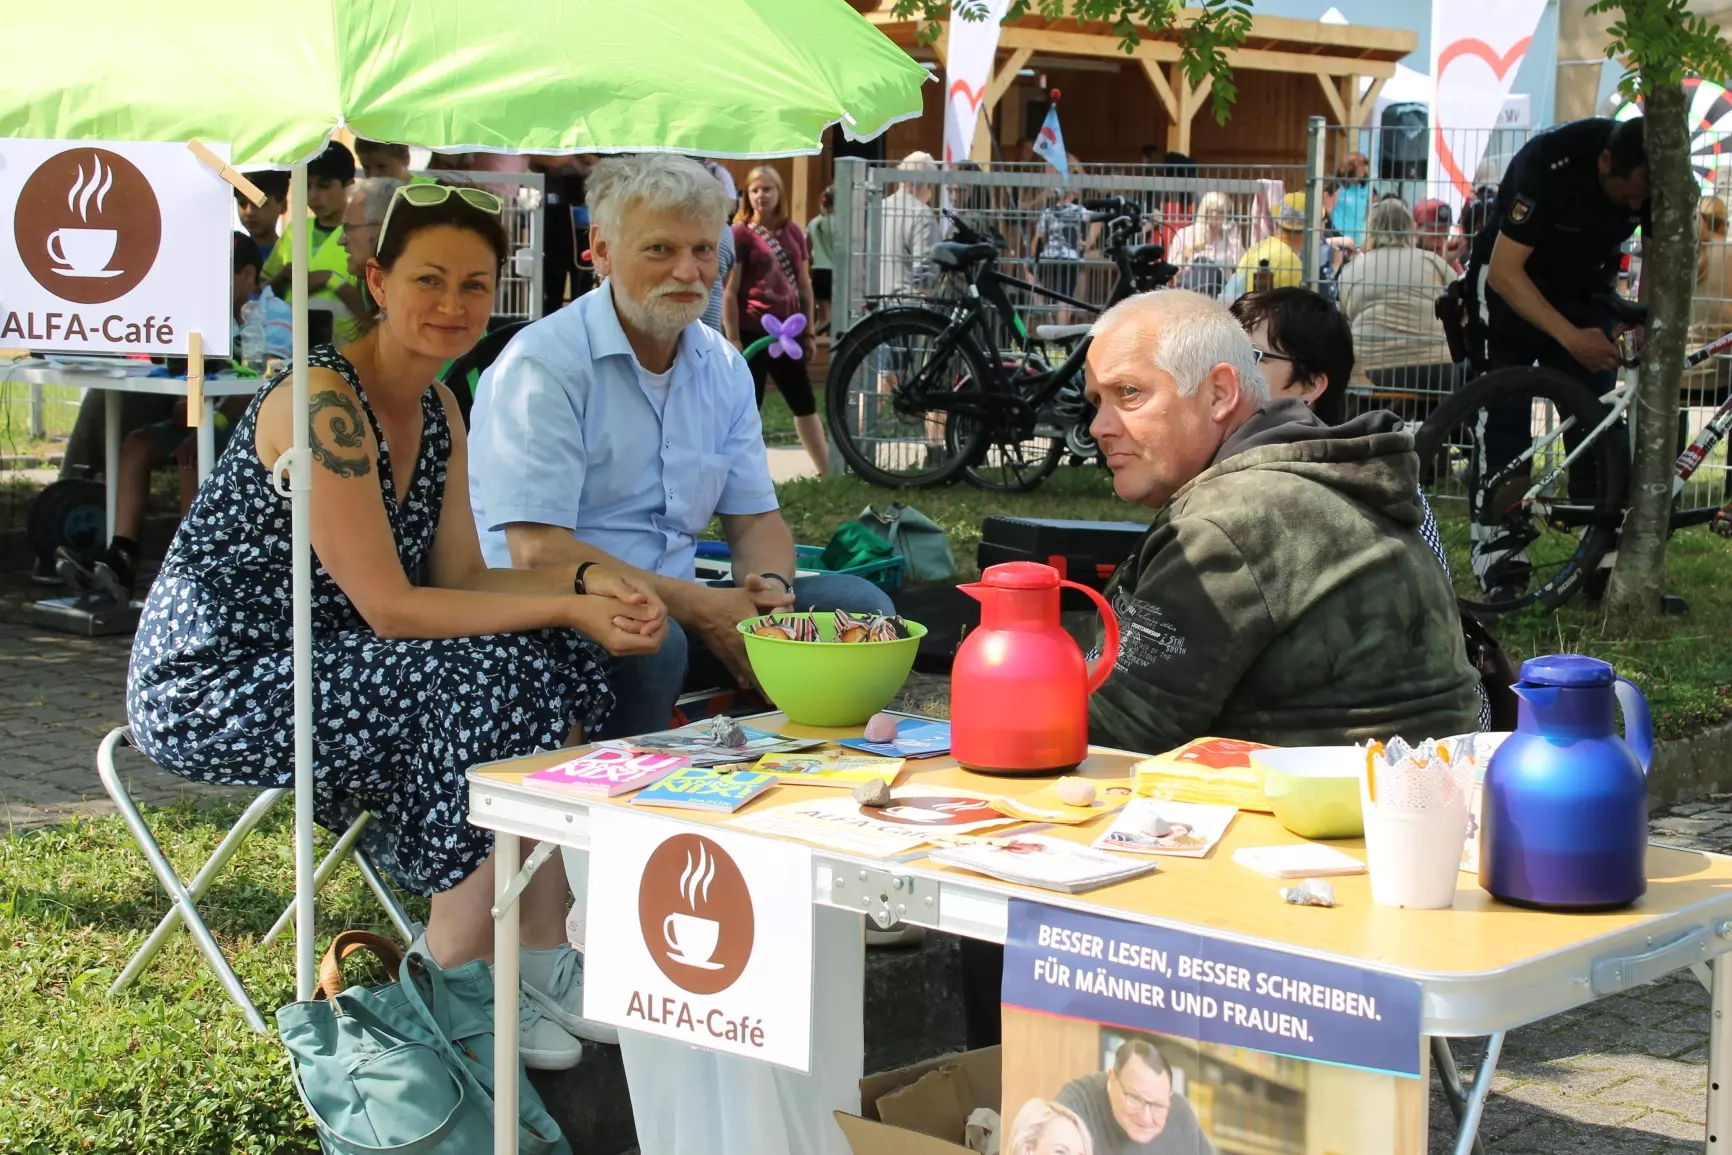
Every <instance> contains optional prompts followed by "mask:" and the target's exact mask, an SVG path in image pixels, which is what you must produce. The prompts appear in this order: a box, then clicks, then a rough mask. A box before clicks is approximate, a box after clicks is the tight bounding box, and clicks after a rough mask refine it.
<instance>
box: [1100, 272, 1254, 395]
mask: <svg viewBox="0 0 1732 1155" xmlns="http://www.w3.org/2000/svg"><path fill="white" fill-rule="evenodd" d="M1145 320H1146V321H1149V322H1151V324H1150V325H1149V326H1148V327H1147V328H1144V329H1142V330H1140V331H1141V334H1142V336H1143V337H1144V338H1145V339H1146V340H1147V341H1148V343H1149V360H1150V361H1151V362H1152V363H1153V364H1154V366H1155V368H1157V369H1160V370H1163V371H1165V372H1167V373H1169V374H1171V375H1172V378H1173V380H1174V381H1176V382H1177V383H1178V386H1179V396H1181V397H1189V396H1191V395H1192V394H1193V393H1195V392H1196V391H1197V388H1198V386H1200V385H1202V383H1203V378H1205V377H1207V376H1208V375H1209V371H1210V370H1211V369H1213V368H1214V367H1215V366H1216V365H1228V366H1231V367H1232V368H1233V369H1234V370H1235V371H1236V372H1237V373H1238V374H1239V387H1240V388H1241V389H1243V390H1244V391H1245V392H1246V393H1247V394H1249V395H1250V397H1251V399H1252V400H1253V401H1255V402H1256V403H1257V404H1258V405H1266V404H1268V402H1269V382H1267V381H1265V380H1264V379H1263V370H1262V369H1261V368H1259V367H1258V365H1257V354H1256V352H1255V351H1254V350H1253V348H1252V345H1251V338H1250V336H1249V335H1248V334H1247V333H1246V332H1245V330H1244V329H1243V328H1242V327H1241V326H1240V325H1239V322H1238V321H1236V320H1234V319H1233V314H1231V313H1229V312H1228V311H1227V309H1226V307H1225V306H1224V305H1222V304H1221V303H1220V302H1218V301H1216V300H1214V299H1213V298H1212V297H1205V296H1204V295H1203V294H1201V293H1192V292H1189V291H1187V290H1184V289H1161V290H1159V291H1156V292H1152V293H1138V294H1137V295H1136V296H1134V297H1127V298H1125V299H1124V300H1123V301H1120V302H1119V303H1118V304H1116V305H1114V306H1113V307H1112V308H1110V309H1108V310H1107V311H1106V312H1104V313H1102V314H1101V316H1100V320H1098V321H1096V322H1095V323H1094V325H1093V326H1092V327H1091V328H1090V329H1089V337H1090V339H1091V340H1098V339H1100V338H1101V337H1104V336H1105V335H1107V334H1108V333H1110V332H1112V331H1113V330H1114V329H1117V328H1119V327H1120V326H1121V325H1127V324H1138V323H1139V322H1143V321H1145Z"/></svg>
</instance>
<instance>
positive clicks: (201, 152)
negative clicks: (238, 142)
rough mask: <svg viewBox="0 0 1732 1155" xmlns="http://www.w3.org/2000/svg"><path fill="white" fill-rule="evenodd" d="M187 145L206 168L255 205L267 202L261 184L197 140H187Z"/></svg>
mask: <svg viewBox="0 0 1732 1155" xmlns="http://www.w3.org/2000/svg"><path fill="white" fill-rule="evenodd" d="M186 146H187V147H188V148H190V149H192V154H193V155H194V156H196V157H198V159H199V160H200V161H201V162H203V164H204V166H205V167H206V168H208V169H210V170H211V171H212V172H214V173H216V174H217V175H218V176H220V177H222V178H223V179H224V180H226V181H228V182H229V183H230V184H232V185H234V186H235V188H236V189H237V190H239V192H240V194H241V195H242V196H244V197H246V198H247V199H248V200H250V201H252V202H253V203H254V204H255V205H262V204H264V203H265V194H264V192H263V191H262V190H261V189H260V188H259V186H258V185H256V184H254V183H253V182H252V181H250V180H248V179H247V178H246V177H244V176H242V175H241V174H240V173H238V172H236V171H235V170H234V169H232V168H230V167H229V165H228V162H227V161H225V160H223V158H222V157H220V156H218V155H217V154H216V153H214V152H212V151H211V150H210V149H208V148H206V147H205V146H204V145H203V144H201V143H200V142H198V141H196V140H189V141H187V142H186Z"/></svg>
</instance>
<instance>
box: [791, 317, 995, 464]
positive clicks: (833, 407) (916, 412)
mask: <svg viewBox="0 0 1732 1155" xmlns="http://www.w3.org/2000/svg"><path fill="white" fill-rule="evenodd" d="M990 380H991V377H990V375H989V373H988V371H987V367H986V358H985V357H984V355H983V354H982V353H981V352H980V349H979V347H978V346H977V345H976V344H975V343H974V341H973V340H971V339H970V338H969V337H968V336H967V335H966V334H964V333H960V332H956V331H953V329H952V326H951V320H950V318H949V317H946V316H945V315H944V314H942V313H937V312H933V311H932V310H930V309H895V310H891V311H889V312H884V313H879V314H877V315H876V316H873V317H869V318H867V319H866V320H865V321H862V322H861V323H860V324H859V325H856V326H855V327H854V328H853V329H852V330H850V331H849V333H848V336H847V337H846V338H845V339H844V341H843V350H842V355H841V357H840V358H839V359H837V360H836V361H835V362H834V363H833V364H832V365H831V368H830V373H829V377H828V379H827V380H826V382H825V386H824V392H825V398H826V400H825V406H826V408H827V409H828V411H829V412H828V415H829V419H830V433H831V436H833V437H834V438H835V439H836V447H837V448H838V449H840V450H841V451H842V456H843V457H844V458H845V459H846V460H847V462H848V465H849V467H850V468H851V469H853V470H854V472H855V473H858V474H859V475H860V476H861V477H863V478H865V479H866V480H867V481H869V482H871V483H872V484H874V485H882V486H888V487H890V488H902V487H908V486H928V485H938V484H940V483H942V482H946V481H949V480H951V479H952V478H954V477H955V476H956V475H957V474H958V473H960V472H962V470H963V468H964V467H965V466H967V465H968V463H969V462H970V461H972V460H973V459H974V458H975V456H976V455H977V454H978V453H979V451H980V432H979V423H978V422H976V421H959V420H958V417H957V415H956V414H955V413H952V412H949V411H947V410H944V409H934V408H932V407H931V403H930V401H928V400H926V399H927V398H929V397H931V396H933V395H934V394H936V393H937V392H938V391H940V390H942V391H943V392H945V393H954V392H965V391H974V392H978V391H980V390H981V388H982V383H983V382H987V381H990Z"/></svg>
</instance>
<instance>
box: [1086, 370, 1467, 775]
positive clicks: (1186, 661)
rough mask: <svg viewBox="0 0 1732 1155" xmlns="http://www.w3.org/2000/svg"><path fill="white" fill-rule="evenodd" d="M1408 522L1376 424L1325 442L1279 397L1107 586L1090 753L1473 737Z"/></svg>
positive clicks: (1456, 648) (1395, 470)
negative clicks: (1116, 635) (1216, 741)
mask: <svg viewBox="0 0 1732 1155" xmlns="http://www.w3.org/2000/svg"><path fill="white" fill-rule="evenodd" d="M1421 517H1422V512H1421V508H1420V504H1419V459H1418V458H1417V457H1416V456H1415V455H1414V452H1413V438H1412V437H1411V436H1410V435H1409V434H1407V433H1404V432H1402V431H1401V422H1400V419H1399V418H1397V417H1396V416H1395V415H1394V414H1393V413H1388V412H1382V411H1379V412H1374V413H1367V414H1364V415H1363V416H1360V417H1356V418H1354V419H1353V420H1351V421H1349V422H1347V423H1346V424H1344V425H1339V426H1335V427H1333V428H1332V427H1329V426H1325V425H1324V424H1323V423H1322V422H1321V421H1320V420H1319V419H1318V418H1317V417H1316V416H1315V415H1314V414H1313V413H1312V412H1311V410H1310V409H1309V408H1307V407H1306V406H1305V405H1304V404H1303V403H1302V402H1299V401H1296V400H1292V399H1281V400H1277V401H1275V402H1272V403H1271V404H1270V405H1268V406H1266V407H1265V408H1263V409H1261V410H1259V411H1258V412H1257V413H1256V414H1254V415H1253V416H1252V417H1251V419H1250V420H1249V421H1247V422H1246V423H1245V424H1244V425H1242V426H1241V427H1240V428H1239V429H1238V430H1236V431H1235V432H1234V433H1233V434H1232V435H1231V436H1230V437H1229V438H1228V439H1227V441H1226V442H1225V443H1224V444H1223V445H1222V446H1221V449H1220V452H1219V453H1217V454H1216V456H1215V459H1214V461H1213V462H1211V463H1210V465H1209V467H1208V468H1207V469H1205V470H1204V471H1203V472H1202V473H1200V474H1198V475H1197V476H1196V477H1195V478H1194V479H1192V480H1191V481H1190V482H1189V483H1188V484H1186V485H1185V486H1183V487H1182V488H1181V489H1180V490H1179V491H1178V492H1177V493H1175V494H1174V495H1173V497H1172V499H1171V500H1170V501H1168V502H1167V503H1166V505H1164V506H1162V507H1161V509H1160V511H1159V513H1157V514H1156V516H1155V520H1154V523H1153V524H1152V525H1150V526H1149V532H1148V534H1147V535H1146V536H1145V537H1144V538H1143V541H1142V544H1141V546H1140V547H1139V549H1138V551H1137V554H1136V556H1135V557H1132V558H1131V559H1130V560H1128V561H1127V562H1125V564H1124V565H1122V566H1121V567H1120V568H1119V571H1118V573H1116V574H1115V575H1114V576H1113V580H1112V582H1111V583H1110V584H1109V585H1108V587H1107V597H1108V600H1109V601H1111V602H1112V603H1113V606H1114V608H1115V609H1116V610H1117V611H1118V616H1119V626H1120V632H1121V641H1120V644H1119V655H1118V661H1117V663H1116V665H1115V666H1114V669H1113V673H1112V675H1111V676H1110V677H1109V678H1108V679H1107V681H1106V683H1105V684H1104V685H1103V686H1102V687H1101V689H1100V691H1099V692H1098V693H1096V694H1095V695H1094V697H1093V698H1091V699H1090V705H1089V734H1090V738H1091V740H1093V741H1094V742H1096V743H1098V744H1103V745H1111V746H1117V747H1121V748H1124V749H1130V750H1142V751H1148V752H1159V751H1162V750H1168V749H1171V748H1172V747H1174V746H1179V745H1182V744H1183V743H1185V742H1187V741H1189V740H1190V739H1192V738H1197V737H1201V736H1203V735H1205V734H1207V735H1215V736H1219V737H1227V738H1242V739H1246V740H1248V741H1254V742H1267V743H1270V744H1272V745H1279V746H1309V745H1335V744H1345V743H1352V742H1362V741H1364V740H1366V739H1368V738H1389V737H1391V736H1393V735H1396V734H1400V735H1401V736H1403V737H1405V738H1407V739H1409V740H1413V741H1417V740H1419V739H1423V738H1436V737H1443V736H1445V735H1448V734H1458V733H1462V732H1465V731H1469V730H1473V729H1475V728H1476V711H1477V708H1478V698H1477V696H1476V694H1475V690H1474V687H1475V685H1476V684H1477V683H1478V681H1479V678H1478V675H1477V674H1476V673H1475V671H1474V668H1473V666H1472V665H1471V664H1470V663H1469V662H1468V660H1467V653H1466V648H1465V646H1464V645H1463V642H1462V633H1461V623H1460V618H1459V615H1458V611H1457V609H1456V603H1455V595H1454V593H1453V591H1452V590H1451V589H1450V585H1449V581H1448V579H1447V578H1446V577H1445V576H1444V574H1443V571H1442V569H1441V568H1440V567H1439V566H1438V564H1437V558H1436V557H1435V556H1434V555H1433V554H1432V553H1431V551H1430V550H1429V549H1428V548H1427V546H1426V544H1425V541H1424V539H1423V538H1422V537H1421V536H1420V533H1419V524H1420V520H1421Z"/></svg>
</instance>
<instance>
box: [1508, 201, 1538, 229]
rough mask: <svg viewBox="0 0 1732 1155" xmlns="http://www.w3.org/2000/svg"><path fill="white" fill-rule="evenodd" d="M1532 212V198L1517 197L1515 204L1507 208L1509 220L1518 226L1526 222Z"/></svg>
mask: <svg viewBox="0 0 1732 1155" xmlns="http://www.w3.org/2000/svg"><path fill="white" fill-rule="evenodd" d="M1533 211H1534V201H1533V198H1532V197H1525V196H1517V197H1516V199H1515V202H1514V203H1513V204H1511V205H1510V207H1509V219H1510V220H1511V221H1513V222H1515V223H1516V224H1518V225H1519V224H1521V223H1522V222H1523V221H1525V220H1527V219H1528V216H1529V214H1531V213H1532V212H1533Z"/></svg>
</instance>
